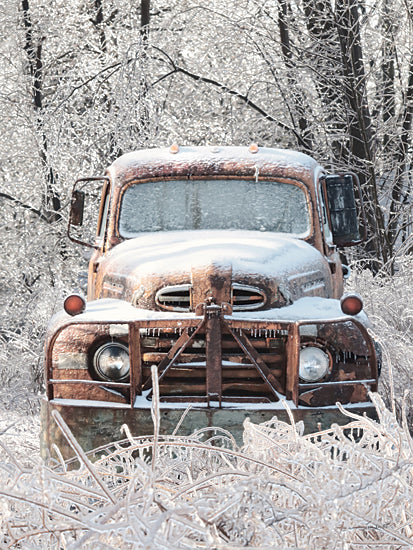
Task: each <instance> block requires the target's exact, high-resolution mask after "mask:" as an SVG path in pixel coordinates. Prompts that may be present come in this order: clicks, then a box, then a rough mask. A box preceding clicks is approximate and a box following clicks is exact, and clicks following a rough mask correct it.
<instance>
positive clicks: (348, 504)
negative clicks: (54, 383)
mask: <svg viewBox="0 0 413 550" xmlns="http://www.w3.org/2000/svg"><path fill="white" fill-rule="evenodd" d="M372 399H373V401H374V403H375V404H376V407H377V410H378V414H379V419H380V422H379V423H376V422H374V421H372V420H369V419H368V418H365V417H359V416H356V415H354V414H352V413H351V412H347V413H346V414H347V415H348V416H349V417H350V418H349V424H347V425H346V426H345V427H339V426H337V425H333V426H332V427H331V429H329V430H326V431H324V432H317V433H314V434H310V435H306V436H304V435H303V424H302V422H299V423H297V424H293V425H290V424H287V423H285V422H281V421H278V420H277V419H276V418H275V417H274V418H273V419H272V420H271V421H269V422H265V423H263V424H259V425H256V424H253V423H252V422H250V421H249V420H248V419H247V420H246V421H245V423H244V442H243V446H242V447H238V446H237V444H236V442H235V439H234V438H233V437H232V435H231V434H230V433H229V432H228V431H226V430H223V429H220V428H205V429H201V430H199V431H197V432H195V433H193V434H192V435H191V436H179V435H177V433H179V427H178V431H177V433H174V434H171V435H160V434H159V431H158V430H159V421H160V422H162V417H161V416H159V410H158V408H157V405H156V403H155V404H154V410H153V413H154V419H155V426H157V429H156V431H155V433H154V435H152V436H141V437H136V436H134V434H131V433H130V432H129V430H128V429H127V428H125V433H126V436H127V437H126V439H124V440H123V441H122V442H117V443H111V444H109V445H107V446H106V447H104V448H103V449H102V450H101V454H100V458H98V459H97V460H96V461H95V462H94V463H92V462H90V461H89V460H86V458H82V455H78V461H76V462H72V463H71V464H70V463H63V462H60V463H59V462H56V463H54V464H50V465H49V467H46V466H43V465H40V464H37V465H35V466H33V467H32V468H27V467H25V468H23V467H22V466H20V464H19V463H18V462H17V461H16V460H15V459H14V458H13V456H12V455H11V454H10V453H9V452H8V450H7V448H6V447H4V445H2V446H1V447H0V533H1V537H2V538H1V539H0V540H1V545H2V546H1V547H4V548H6V547H7V548H16V549H17V548H27V549H30V550H35V549H48V550H61V549H63V548H64V549H68V550H69V549H70V550H76V549H77V550H87V549H91V550H97V549H103V548H104V549H105V550H110V549H113V550H115V549H116V550H117V549H131V550H134V549H155V548H156V549H165V550H166V549H167V550H171V549H178V548H179V549H180V550H185V549H202V548H204V549H213V548H214V549H215V548H216V549H222V550H223V549H224V548H225V549H226V548H228V549H237V550H241V548H244V547H249V548H256V549H258V548H263V549H266V550H268V549H269V548H271V549H272V550H277V549H280V550H281V549H287V548H291V549H295V550H297V549H299V548H302V549H306V550H320V549H322V550H330V549H331V548H340V549H344V548H348V549H352V548H366V549H369V548H386V549H387V550H396V548H397V549H403V548H406V549H411V547H412V534H413V531H412V527H413V526H412V515H411V511H410V506H409V503H411V502H412V500H413V482H412V474H411V472H412V468H413V444H412V443H413V442H412V439H411V437H410V434H409V432H408V429H407V427H406V426H403V427H401V426H400V425H399V424H398V423H397V421H396V419H395V417H394V415H393V414H392V413H390V412H389V411H388V410H386V408H385V407H384V405H383V403H382V401H381V400H380V398H379V397H378V396H377V395H372ZM63 427H64V426H63ZM68 437H73V436H71V435H70V433H69V435H68ZM69 467H71V468H72V469H68V468H69Z"/></svg>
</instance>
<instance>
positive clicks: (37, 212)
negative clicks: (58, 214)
mask: <svg viewBox="0 0 413 550" xmlns="http://www.w3.org/2000/svg"><path fill="white" fill-rule="evenodd" d="M0 198H3V199H7V200H9V201H11V202H14V204H16V205H17V206H20V207H21V208H24V209H25V210H28V211H29V212H31V213H32V214H35V215H36V216H37V217H38V218H40V219H41V220H43V221H44V222H47V223H49V222H50V220H49V218H48V217H47V216H45V215H44V214H43V213H42V212H41V211H40V210H38V209H37V208H34V207H33V206H30V204H26V203H24V202H22V201H20V200H19V199H16V198H15V197H12V196H11V195H8V194H7V193H2V192H0Z"/></svg>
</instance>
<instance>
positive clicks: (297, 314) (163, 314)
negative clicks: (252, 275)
mask: <svg viewBox="0 0 413 550" xmlns="http://www.w3.org/2000/svg"><path fill="white" fill-rule="evenodd" d="M58 316H60V318H61V320H62V322H67V321H68V320H72V321H73V323H83V322H96V321H97V322H103V323H120V324H124V323H128V322H133V321H139V320H157V321H168V320H177V319H182V320H185V319H199V320H201V319H202V317H200V316H196V315H195V314H194V313H184V312H173V311H153V310H150V309H139V308H136V307H133V306H132V305H131V304H130V303H129V302H125V301H123V300H115V299H112V298H104V299H102V300H95V301H93V302H88V303H87V306H86V310H85V312H84V313H81V314H80V315H76V316H75V317H70V316H69V315H67V314H66V313H64V312H61V313H59V314H58ZM225 318H227V319H233V320H243V321H246V320H247V321H257V320H259V321H274V322H277V321H287V322H296V321H317V322H319V323H321V322H323V321H325V322H329V321H333V320H336V319H338V320H340V321H342V320H352V319H356V320H357V321H359V322H360V323H362V324H363V325H365V326H369V325H370V323H369V320H368V317H367V315H366V314H365V313H364V311H362V312H360V313H359V314H358V315H355V316H353V317H351V316H349V315H345V314H344V313H343V312H342V311H341V309H340V302H339V300H335V299H330V298H320V297H311V298H310V297H309V298H300V299H299V300H297V301H296V302H295V303H294V304H292V305H291V306H287V307H283V308H274V309H268V310H265V311H254V312H234V313H233V314H232V315H229V316H225Z"/></svg>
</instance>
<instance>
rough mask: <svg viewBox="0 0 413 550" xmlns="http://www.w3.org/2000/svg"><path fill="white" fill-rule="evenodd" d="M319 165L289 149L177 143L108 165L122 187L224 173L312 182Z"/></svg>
mask: <svg viewBox="0 0 413 550" xmlns="http://www.w3.org/2000/svg"><path fill="white" fill-rule="evenodd" d="M317 166H319V165H318V163H317V162H316V161H315V160H314V159H313V158H312V157H310V156H308V155H306V154H304V153H299V152H297V151H292V150H288V149H272V148H266V147H256V148H255V149H254V148H253V147H232V146H231V147H227V146H200V147H195V146H186V147H179V146H177V145H174V146H172V147H169V148H166V147H165V148H159V149H158V148H157V149H141V150H138V151H134V152H131V153H127V154H125V155H122V156H121V157H119V158H118V159H117V160H115V162H114V163H113V164H112V165H111V166H110V167H109V168H108V173H109V174H110V175H111V176H112V179H113V181H114V182H115V183H116V184H117V185H119V186H121V185H123V184H125V183H127V182H129V181H132V180H134V179H136V178H142V179H143V178H148V179H149V178H157V177H175V176H176V177H179V176H185V177H188V175H190V176H193V177H200V176H206V175H211V176H213V175H223V174H227V175H231V174H233V175H237V176H245V177H248V176H253V177H256V176H258V175H261V176H279V177H291V178H294V179H299V180H302V181H311V179H312V177H313V174H314V171H315V169H316V168H317Z"/></svg>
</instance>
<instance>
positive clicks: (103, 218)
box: [96, 185, 110, 244]
mask: <svg viewBox="0 0 413 550" xmlns="http://www.w3.org/2000/svg"><path fill="white" fill-rule="evenodd" d="M109 202H110V187H109V185H106V186H105V188H104V189H103V192H102V203H101V205H100V210H101V212H100V215H99V221H98V224H99V225H98V229H97V235H96V237H97V241H98V243H99V244H101V242H102V240H103V238H104V237H105V231H106V224H107V220H108V212H109Z"/></svg>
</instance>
